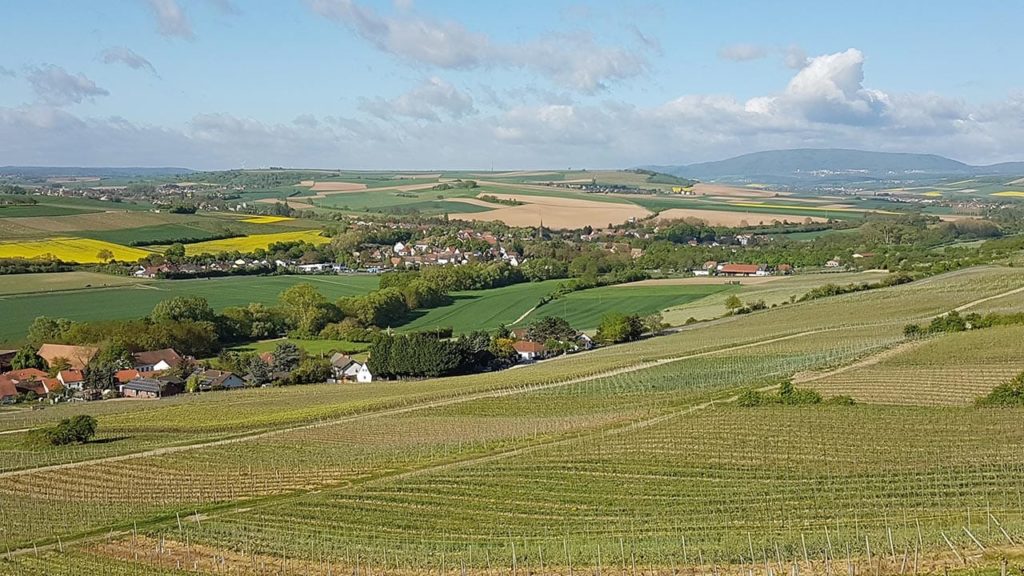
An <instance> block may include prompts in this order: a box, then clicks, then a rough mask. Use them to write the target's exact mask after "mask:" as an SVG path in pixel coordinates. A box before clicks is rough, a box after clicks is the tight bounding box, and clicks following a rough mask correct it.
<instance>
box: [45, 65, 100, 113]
mask: <svg viewBox="0 0 1024 576" xmlns="http://www.w3.org/2000/svg"><path fill="white" fill-rule="evenodd" d="M26 77H27V78H28V82H29V84H30V85H31V86H32V89H33V90H34V91H35V93H36V96H38V97H39V99H40V100H42V101H43V102H46V103H48V104H53V105H55V106H65V105H68V104H79V103H81V102H82V100H91V99H93V98H94V97H96V96H108V95H109V94H110V92H107V91H106V90H105V89H103V88H101V87H99V86H97V85H96V83H95V82H93V81H92V80H90V79H89V78H88V77H86V76H85V75H84V74H71V73H70V72H68V71H67V70H65V69H63V68H61V67H60V66H54V65H53V64H44V65H42V66H36V67H33V68H29V70H28V74H27V76H26Z"/></svg>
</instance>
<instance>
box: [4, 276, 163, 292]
mask: <svg viewBox="0 0 1024 576" xmlns="http://www.w3.org/2000/svg"><path fill="white" fill-rule="evenodd" d="M141 282H144V281H143V280H139V279H137V278H129V277H127V276H113V275H111V274H100V273H98V272H82V271H74V272H49V273H39V274H7V275H2V276H0V296H10V295H13V294H38V293H43V292H62V291H67V290H86V289H92V288H106V287H112V286H128V285H133V284H139V283H141Z"/></svg>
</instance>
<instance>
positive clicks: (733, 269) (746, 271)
mask: <svg viewBox="0 0 1024 576" xmlns="http://www.w3.org/2000/svg"><path fill="white" fill-rule="evenodd" d="M718 273H719V274H724V275H725V276H767V275H768V271H767V270H765V268H764V266H760V265H758V264H721V265H719V266H718Z"/></svg>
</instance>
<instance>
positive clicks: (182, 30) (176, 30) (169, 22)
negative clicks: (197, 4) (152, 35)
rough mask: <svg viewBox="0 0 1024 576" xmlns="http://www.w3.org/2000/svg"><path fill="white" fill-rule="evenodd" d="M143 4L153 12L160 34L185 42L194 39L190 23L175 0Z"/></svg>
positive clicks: (159, 0) (155, 0)
mask: <svg viewBox="0 0 1024 576" xmlns="http://www.w3.org/2000/svg"><path fill="white" fill-rule="evenodd" d="M145 2H146V4H147V5H148V6H149V9H150V11H152V12H153V17H154V18H156V23H157V27H158V28H159V30H160V33H161V34H163V35H164V36H171V37H177V38H184V39H186V40H191V39H193V38H195V33H194V32H193V31H192V23H191V22H190V21H189V19H188V16H187V15H186V14H185V10H184V9H182V7H181V5H180V4H178V1H177V0H145Z"/></svg>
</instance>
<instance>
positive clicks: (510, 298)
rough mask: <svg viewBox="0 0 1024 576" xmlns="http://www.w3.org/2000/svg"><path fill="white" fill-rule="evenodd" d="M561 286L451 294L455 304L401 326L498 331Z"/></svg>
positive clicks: (407, 328) (536, 284) (531, 285)
mask: <svg viewBox="0 0 1024 576" xmlns="http://www.w3.org/2000/svg"><path fill="white" fill-rule="evenodd" d="M561 283H562V281H561V280H548V281H546V282H529V283H525V284H514V285H512V286H506V287H503V288H493V289H491V290H474V291H469V292H455V293H453V294H452V298H453V299H454V302H453V303H452V304H449V305H448V306H441V307H440V308H433V309H431V310H421V311H417V312H414V313H413V314H414V318H413V319H412V320H411V321H410V322H408V323H407V324H404V325H402V326H401V330H403V331H416V330H426V329H430V328H438V327H450V328H452V329H453V330H454V331H455V333H456V334H461V333H463V332H472V331H473V330H495V329H497V327H498V325H500V324H505V325H510V324H512V323H513V322H515V321H516V320H517V319H518V318H519V317H521V316H522V315H523V314H526V312H528V311H529V310H530V308H533V307H534V306H536V305H537V302H539V301H540V299H541V298H543V297H544V296H546V295H547V294H550V293H551V292H552V291H553V290H555V289H556V288H558V285H559V284H561Z"/></svg>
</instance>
